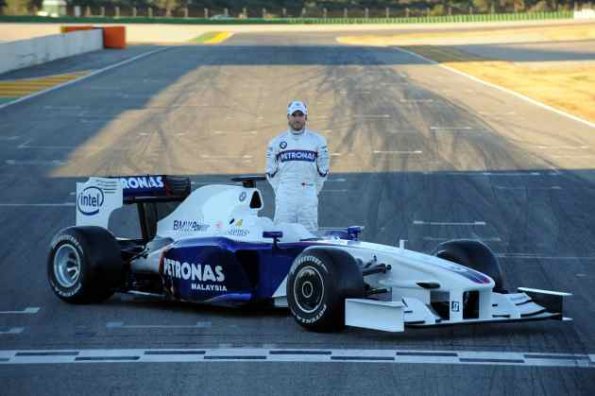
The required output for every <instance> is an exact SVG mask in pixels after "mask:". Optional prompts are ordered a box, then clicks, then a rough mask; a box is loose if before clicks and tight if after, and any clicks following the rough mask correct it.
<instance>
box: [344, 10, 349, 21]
mask: <svg viewBox="0 0 595 396" xmlns="http://www.w3.org/2000/svg"><path fill="white" fill-rule="evenodd" d="M343 18H345V19H347V18H349V12H348V11H347V8H343Z"/></svg>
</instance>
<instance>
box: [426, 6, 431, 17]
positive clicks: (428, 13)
mask: <svg viewBox="0 0 595 396" xmlns="http://www.w3.org/2000/svg"><path fill="white" fill-rule="evenodd" d="M429 17H430V7H426V18H429Z"/></svg>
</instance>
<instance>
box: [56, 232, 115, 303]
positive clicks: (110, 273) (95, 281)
mask: <svg viewBox="0 0 595 396" xmlns="http://www.w3.org/2000/svg"><path fill="white" fill-rule="evenodd" d="M47 274H48V280H49V283H50V287H51V288H52V291H53V292H54V294H56V296H58V297H59V298H61V299H62V300H64V301H66V302H69V303H73V304H88V303H95V302H101V301H103V300H106V299H108V298H109V297H110V296H111V295H112V294H113V293H114V292H115V290H116V289H117V288H119V287H121V286H122V285H123V284H124V265H123V261H122V257H121V255H120V248H119V246H118V243H117V241H116V238H115V237H114V236H113V235H112V234H111V233H110V232H109V231H107V230H106V229H104V228H101V227H93V226H86V227H70V228H66V229H64V230H62V231H60V232H59V233H58V234H56V236H55V237H54V238H53V239H52V242H51V246H50V254H49V256H48V262H47Z"/></svg>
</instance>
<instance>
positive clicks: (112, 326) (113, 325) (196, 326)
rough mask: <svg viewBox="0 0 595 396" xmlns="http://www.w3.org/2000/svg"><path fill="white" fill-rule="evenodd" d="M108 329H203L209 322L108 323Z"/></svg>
mask: <svg viewBox="0 0 595 396" xmlns="http://www.w3.org/2000/svg"><path fill="white" fill-rule="evenodd" d="M105 327H107V328H108V329H205V328H209V327H211V322H196V323H195V324H193V325H125V324H124V322H108V323H107V324H106V325H105Z"/></svg>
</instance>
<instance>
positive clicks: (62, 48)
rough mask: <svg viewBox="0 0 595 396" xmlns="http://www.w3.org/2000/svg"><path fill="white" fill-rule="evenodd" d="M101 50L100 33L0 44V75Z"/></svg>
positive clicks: (84, 31)
mask: <svg viewBox="0 0 595 396" xmlns="http://www.w3.org/2000/svg"><path fill="white" fill-rule="evenodd" d="M102 48H103V38H102V32H101V29H95V30H83V31H77V32H72V33H66V34H55V35H51V36H45V37H36V38H32V39H28V40H19V41H11V42H0V73H5V72H7V71H10V70H16V69H20V68H23V67H28V66H33V65H38V64H40V63H45V62H50V61H53V60H55V59H60V58H65V57H67V56H72V55H78V54H83V53H85V52H90V51H96V50H99V49H102Z"/></svg>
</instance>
